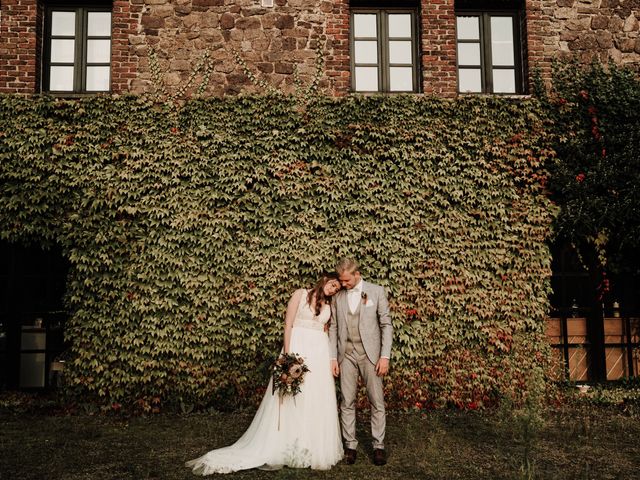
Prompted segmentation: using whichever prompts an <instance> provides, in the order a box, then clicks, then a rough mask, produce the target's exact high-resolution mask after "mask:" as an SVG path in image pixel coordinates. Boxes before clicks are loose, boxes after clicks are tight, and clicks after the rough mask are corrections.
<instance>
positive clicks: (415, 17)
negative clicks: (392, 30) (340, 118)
mask: <svg viewBox="0 0 640 480" xmlns="http://www.w3.org/2000/svg"><path fill="white" fill-rule="evenodd" d="M398 13H408V14H410V15H411V39H410V41H411V56H412V63H411V69H412V72H411V77H412V89H411V90H402V91H399V90H393V91H392V90H390V89H389V81H390V79H389V77H390V68H391V67H394V66H403V67H406V66H408V65H407V64H392V63H390V62H389V51H388V45H389V41H391V40H394V38H395V37H389V31H388V28H387V25H388V22H387V21H386V19H387V15H389V14H398ZM357 14H375V15H376V28H377V33H378V36H377V37H376V41H377V49H378V63H377V64H375V65H374V64H362V63H359V64H356V61H355V41H356V40H373V37H356V36H355V28H354V20H353V17H354V15H357ZM419 18H420V15H419V9H418V7H410V6H399V7H387V8H383V7H380V8H366V7H352V8H351V9H350V15H349V21H350V28H349V52H350V68H351V91H352V92H354V93H365V94H366V93H386V94H403V93H405V94H406V93H420V91H421V87H422V82H421V81H420V78H421V77H420V34H419ZM399 40H404V41H406V40H407V39H406V38H404V37H403V38H399ZM356 66H358V67H361V66H377V67H378V90H356V74H355V72H356Z"/></svg>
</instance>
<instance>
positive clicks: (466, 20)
mask: <svg viewBox="0 0 640 480" xmlns="http://www.w3.org/2000/svg"><path fill="white" fill-rule="evenodd" d="M457 24H458V39H459V40H479V39H480V17H458V18H457Z"/></svg>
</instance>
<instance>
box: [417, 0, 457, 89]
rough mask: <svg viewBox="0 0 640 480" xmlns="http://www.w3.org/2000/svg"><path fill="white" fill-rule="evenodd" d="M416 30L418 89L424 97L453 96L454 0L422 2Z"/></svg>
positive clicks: (454, 59) (454, 66) (428, 0)
mask: <svg viewBox="0 0 640 480" xmlns="http://www.w3.org/2000/svg"><path fill="white" fill-rule="evenodd" d="M420 26H421V39H420V48H421V49H422V89H423V91H424V93H427V94H433V95H438V96H444V97H449V96H454V95H455V94H456V91H457V88H458V87H457V76H456V75H457V74H456V17H455V9H454V0H422V1H421V15H420Z"/></svg>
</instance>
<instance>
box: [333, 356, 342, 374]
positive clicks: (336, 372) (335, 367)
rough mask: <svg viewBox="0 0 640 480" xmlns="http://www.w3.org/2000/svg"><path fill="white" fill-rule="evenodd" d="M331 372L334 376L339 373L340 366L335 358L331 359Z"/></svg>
mask: <svg viewBox="0 0 640 480" xmlns="http://www.w3.org/2000/svg"><path fill="white" fill-rule="evenodd" d="M331 373H333V376H334V377H337V376H338V375H340V366H339V365H338V360H336V359H335V358H332V359H331Z"/></svg>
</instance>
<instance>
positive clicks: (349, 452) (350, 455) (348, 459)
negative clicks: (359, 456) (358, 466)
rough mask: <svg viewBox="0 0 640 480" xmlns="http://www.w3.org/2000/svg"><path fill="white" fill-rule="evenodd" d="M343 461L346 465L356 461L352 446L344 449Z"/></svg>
mask: <svg viewBox="0 0 640 480" xmlns="http://www.w3.org/2000/svg"><path fill="white" fill-rule="evenodd" d="M344 463H346V464H347V465H353V464H354V463H356V451H355V450H354V449H353V448H345V449H344Z"/></svg>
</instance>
